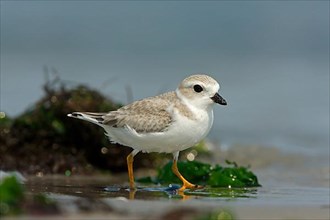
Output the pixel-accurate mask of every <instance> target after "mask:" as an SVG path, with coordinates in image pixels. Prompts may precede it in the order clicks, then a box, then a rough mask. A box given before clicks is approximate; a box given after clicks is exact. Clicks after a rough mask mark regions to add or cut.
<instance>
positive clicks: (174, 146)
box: [104, 108, 213, 153]
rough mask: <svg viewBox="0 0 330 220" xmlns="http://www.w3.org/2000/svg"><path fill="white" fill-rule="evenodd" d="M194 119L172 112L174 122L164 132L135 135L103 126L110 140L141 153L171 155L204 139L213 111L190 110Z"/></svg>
mask: <svg viewBox="0 0 330 220" xmlns="http://www.w3.org/2000/svg"><path fill="white" fill-rule="evenodd" d="M192 111H193V113H194V115H195V118H193V119H189V118H187V117H185V116H183V115H181V114H180V113H179V112H178V111H177V110H176V109H174V110H173V112H172V113H173V118H174V122H173V123H172V124H171V125H170V127H169V128H168V129H167V130H166V131H164V132H155V133H137V132H136V131H135V130H134V129H132V128H130V127H128V126H127V127H125V128H113V127H109V126H104V129H105V130H106V132H107V135H108V136H109V138H110V140H111V141H112V142H116V143H120V144H122V145H125V146H129V147H132V148H134V149H137V150H140V151H143V152H159V153H160V152H164V153H173V152H175V151H182V150H185V149H187V148H189V147H192V146H194V145H195V144H197V143H198V142H200V141H201V140H202V139H203V138H205V137H206V135H207V134H208V132H209V131H210V129H211V127H212V124H213V110H212V108H210V109H209V110H208V111H205V110H198V109H192Z"/></svg>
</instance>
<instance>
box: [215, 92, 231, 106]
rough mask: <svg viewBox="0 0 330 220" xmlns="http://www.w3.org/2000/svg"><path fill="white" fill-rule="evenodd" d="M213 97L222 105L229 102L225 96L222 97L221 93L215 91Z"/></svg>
mask: <svg viewBox="0 0 330 220" xmlns="http://www.w3.org/2000/svg"><path fill="white" fill-rule="evenodd" d="M211 99H212V100H213V101H214V102H215V103H218V104H220V105H227V102H226V100H225V99H224V98H222V97H221V96H220V95H219V93H215V95H214V96H213V97H211Z"/></svg>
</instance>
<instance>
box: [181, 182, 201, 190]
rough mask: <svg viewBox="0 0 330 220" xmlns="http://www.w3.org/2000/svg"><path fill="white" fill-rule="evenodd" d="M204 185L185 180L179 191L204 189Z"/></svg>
mask: <svg viewBox="0 0 330 220" xmlns="http://www.w3.org/2000/svg"><path fill="white" fill-rule="evenodd" d="M203 188H204V186H201V185H195V184H192V183H189V182H188V181H187V182H183V185H182V187H181V188H180V189H179V191H181V192H183V191H184V190H185V189H203Z"/></svg>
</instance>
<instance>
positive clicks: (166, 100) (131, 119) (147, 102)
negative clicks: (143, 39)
mask: <svg viewBox="0 0 330 220" xmlns="http://www.w3.org/2000/svg"><path fill="white" fill-rule="evenodd" d="M219 88H220V86H219V84H218V83H217V81H215V80H214V79H213V78H211V77H210V76H207V75H201V74H199V75H191V76H189V77H187V78H185V79H184V80H183V81H182V82H181V83H180V85H179V87H178V88H177V89H176V90H175V91H172V92H167V93H164V94H161V95H158V96H154V97H150V98H145V99H142V100H139V101H135V102H133V103H131V104H129V105H126V106H124V107H121V108H119V109H118V110H116V111H111V112H107V113H92V112H73V113H71V114H68V116H69V117H73V118H78V119H82V120H85V121H89V122H92V123H94V124H97V125H99V126H101V127H102V128H103V129H104V130H105V132H106V135H107V136H108V137H109V139H110V141H111V142H114V143H119V144H122V145H125V146H129V147H131V148H133V151H132V152H131V153H130V154H129V155H128V156H127V166H128V176H129V182H130V188H131V189H134V175H133V158H134V156H135V155H136V154H137V153H138V152H140V151H142V152H159V153H162V152H163V153H172V154H173V165H172V171H173V173H174V174H175V175H176V176H177V177H178V178H179V179H180V180H181V181H182V183H183V185H182V187H181V188H180V189H179V190H180V191H183V190H185V189H192V188H198V186H197V185H194V184H192V183H190V182H188V181H187V180H186V179H185V178H184V177H183V176H182V175H181V174H180V172H179V170H178V167H177V161H178V157H179V152H180V151H182V150H185V149H187V148H189V147H192V146H194V145H195V144H197V143H198V142H200V141H201V140H202V139H203V138H205V137H206V135H207V134H208V132H209V131H210V129H211V127H212V124H213V104H214V103H218V104H220V105H227V102H226V101H225V99H223V98H222V97H221V96H220V95H219V94H218V90H219Z"/></svg>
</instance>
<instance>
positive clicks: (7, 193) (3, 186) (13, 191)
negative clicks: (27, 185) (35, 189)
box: [0, 176, 24, 216]
mask: <svg viewBox="0 0 330 220" xmlns="http://www.w3.org/2000/svg"><path fill="white" fill-rule="evenodd" d="M23 198H24V188H23V186H22V185H21V184H20V183H19V182H18V180H17V179H16V177H14V176H9V177H6V178H4V179H3V180H2V181H1V183H0V216H2V215H9V214H19V213H21V212H22V210H21V202H22V200H23Z"/></svg>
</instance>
